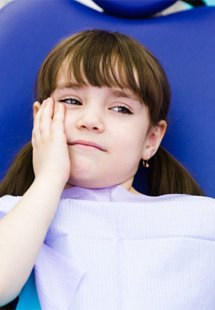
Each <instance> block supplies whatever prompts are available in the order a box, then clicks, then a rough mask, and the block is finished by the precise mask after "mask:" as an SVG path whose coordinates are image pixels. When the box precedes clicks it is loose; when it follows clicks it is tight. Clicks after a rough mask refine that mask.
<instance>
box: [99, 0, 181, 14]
mask: <svg viewBox="0 0 215 310" xmlns="http://www.w3.org/2000/svg"><path fill="white" fill-rule="evenodd" d="M94 2H95V3H97V4H98V5H99V6H100V7H101V8H103V9H104V10H105V12H108V13H110V14H113V15H116V16H123V17H128V18H131V17H143V16H150V15H152V14H155V13H157V12H160V11H162V10H164V9H165V8H167V7H168V6H170V5H172V4H173V3H174V2H176V0H165V1H161V0H153V1H152V0H144V1H143V0H132V1H122V0H94Z"/></svg>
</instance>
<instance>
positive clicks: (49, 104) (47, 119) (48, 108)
mask: <svg viewBox="0 0 215 310" xmlns="http://www.w3.org/2000/svg"><path fill="white" fill-rule="evenodd" d="M53 111H54V102H53V99H52V98H48V99H46V100H45V101H44V102H43V104H42V107H41V109H40V111H39V112H38V113H39V121H38V126H39V130H40V134H41V135H43V136H47V135H49V134H50V129H51V123H52V117H53Z"/></svg>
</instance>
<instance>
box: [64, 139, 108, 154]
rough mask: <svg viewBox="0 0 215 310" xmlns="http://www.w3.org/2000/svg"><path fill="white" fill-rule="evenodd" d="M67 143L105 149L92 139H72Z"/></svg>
mask: <svg viewBox="0 0 215 310" xmlns="http://www.w3.org/2000/svg"><path fill="white" fill-rule="evenodd" d="M68 144H69V145H83V146H89V147H94V148H96V149H98V150H100V151H103V152H105V151H106V150H105V149H104V148H103V147H101V146H100V145H99V144H97V143H95V142H92V141H83V140H77V141H73V142H71V143H68Z"/></svg>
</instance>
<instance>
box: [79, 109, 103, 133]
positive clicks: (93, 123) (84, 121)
mask: <svg viewBox="0 0 215 310" xmlns="http://www.w3.org/2000/svg"><path fill="white" fill-rule="evenodd" d="M77 128H78V129H79V130H88V131H93V132H98V133H100V132H103V130H104V122H103V118H102V114H101V111H97V110H96V109H92V110H90V109H86V110H85V111H82V114H81V116H80V117H79V119H78V120H77Z"/></svg>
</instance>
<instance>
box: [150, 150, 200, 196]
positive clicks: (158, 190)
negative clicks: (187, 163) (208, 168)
mask: <svg viewBox="0 0 215 310" xmlns="http://www.w3.org/2000/svg"><path fill="white" fill-rule="evenodd" d="M149 183H150V184H149V187H150V192H149V195H151V196H159V195H163V194H189V195H196V196H203V195H204V193H203V191H202V190H201V189H200V187H199V185H198V184H197V183H196V181H195V180H194V179H193V177H192V176H191V175H190V174H189V172H188V171H187V170H186V169H185V168H184V167H183V166H182V165H181V164H180V163H179V162H178V161H177V160H176V159H175V158H174V157H173V156H172V155H170V153H168V152H167V151H166V150H165V149H164V148H163V147H159V149H158V151H157V153H156V154H155V156H153V157H152V158H151V159H150V172H149Z"/></svg>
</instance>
